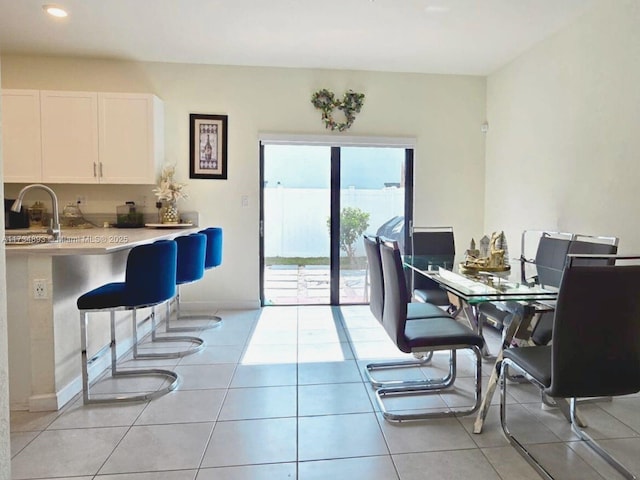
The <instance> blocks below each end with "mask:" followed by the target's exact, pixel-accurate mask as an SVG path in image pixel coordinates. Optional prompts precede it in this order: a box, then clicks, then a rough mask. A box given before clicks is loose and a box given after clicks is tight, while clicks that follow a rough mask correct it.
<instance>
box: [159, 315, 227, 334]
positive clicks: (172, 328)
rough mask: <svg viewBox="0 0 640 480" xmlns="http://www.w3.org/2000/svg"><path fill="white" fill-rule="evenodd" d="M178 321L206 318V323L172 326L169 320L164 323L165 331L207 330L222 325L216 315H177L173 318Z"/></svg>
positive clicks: (220, 319)
mask: <svg viewBox="0 0 640 480" xmlns="http://www.w3.org/2000/svg"><path fill="white" fill-rule="evenodd" d="M174 320H175V321H177V322H178V323H180V322H188V321H189V320H208V321H209V322H213V323H208V324H207V325H180V326H172V325H171V324H170V323H169V322H167V323H166V325H165V331H166V332H198V331H200V330H209V329H211V328H216V327H219V326H220V325H222V318H221V317H219V316H217V315H206V314H202V315H197V314H193V315H180V316H179V317H177V318H175V319H174Z"/></svg>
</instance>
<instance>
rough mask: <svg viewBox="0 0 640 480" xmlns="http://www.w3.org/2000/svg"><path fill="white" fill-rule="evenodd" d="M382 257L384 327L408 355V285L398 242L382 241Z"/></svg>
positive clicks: (409, 349)
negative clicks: (405, 331)
mask: <svg viewBox="0 0 640 480" xmlns="http://www.w3.org/2000/svg"><path fill="white" fill-rule="evenodd" d="M380 257H381V260H382V278H383V282H384V308H383V312H382V326H383V327H384V329H385V331H386V332H387V335H389V337H391V340H393V342H394V343H395V344H396V345H397V346H398V348H399V349H400V350H401V351H403V352H407V353H408V352H410V351H411V348H410V347H409V346H408V345H407V344H406V341H405V335H404V329H405V325H406V323H407V283H406V279H405V276H404V269H403V268H402V258H401V257H400V249H399V247H398V242H395V241H385V240H383V239H381V240H380Z"/></svg>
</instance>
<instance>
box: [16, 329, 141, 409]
mask: <svg viewBox="0 0 640 480" xmlns="http://www.w3.org/2000/svg"><path fill="white" fill-rule="evenodd" d="M138 333H139V336H140V338H144V336H146V335H148V334H149V333H151V322H150V321H149V317H147V318H145V319H144V320H143V321H142V322H140V323H139V324H138ZM132 349H133V337H130V338H127V339H125V340H120V341H118V343H117V344H116V357H117V358H118V360H120V359H121V358H122V357H123V356H124V355H126V354H127V353H129V352H130V351H131V350H132ZM110 368H111V355H110V354H109V351H108V350H107V351H106V352H105V354H104V355H102V356H100V357H98V358H96V359H95V360H94V361H93V362H91V363H90V364H89V368H88V369H87V373H88V374H89V382H93V381H95V380H96V379H97V378H99V377H100V376H102V375H103V374H104V373H105V371H106V370H107V369H110ZM81 392H82V374H80V375H78V376H76V377H75V378H73V379H72V380H71V381H70V382H69V383H67V384H66V385H65V386H63V387H62V388H61V389H59V390H58V391H56V392H54V393H47V394H44V395H32V396H30V397H29V401H28V404H25V403H22V402H21V403H20V404H12V405H11V410H29V411H30V412H46V411H55V410H60V409H61V408H62V407H64V406H65V405H66V404H67V403H69V402H70V401H71V400H73V399H74V398H75V397H76V395H78V394H79V393H81Z"/></svg>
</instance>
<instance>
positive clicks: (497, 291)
mask: <svg viewBox="0 0 640 480" xmlns="http://www.w3.org/2000/svg"><path fill="white" fill-rule="evenodd" d="M436 260H437V256H422V255H421V256H413V257H412V256H404V257H403V262H404V264H405V265H406V266H408V267H410V268H412V269H413V270H415V271H416V272H418V273H419V274H422V275H425V276H427V277H428V278H430V279H432V280H434V281H435V282H437V283H438V284H439V285H440V286H441V287H443V288H444V289H446V290H448V291H450V292H451V293H453V294H455V295H457V296H459V297H462V298H463V299H465V300H466V301H468V302H469V303H481V302H493V301H503V300H524V301H539V300H555V299H556V297H557V295H558V291H557V289H554V288H552V287H544V288H543V287H541V286H539V285H533V286H530V285H526V284H523V283H519V282H515V281H512V280H510V279H509V278H508V277H509V275H510V272H505V273H495V272H478V273H474V274H461V273H457V272H454V271H451V270H449V269H447V268H442V267H440V266H438V262H437V261H436Z"/></svg>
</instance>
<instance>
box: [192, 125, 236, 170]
mask: <svg viewBox="0 0 640 480" xmlns="http://www.w3.org/2000/svg"><path fill="white" fill-rule="evenodd" d="M227 120H228V117H227V115H203V114H199V113H192V114H190V115H189V138H190V139H191V140H190V144H191V145H190V148H189V162H190V163H189V178H211V179H221V180H226V179H227Z"/></svg>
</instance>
